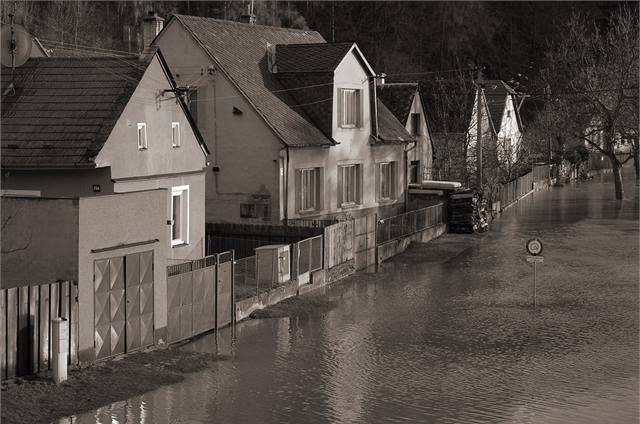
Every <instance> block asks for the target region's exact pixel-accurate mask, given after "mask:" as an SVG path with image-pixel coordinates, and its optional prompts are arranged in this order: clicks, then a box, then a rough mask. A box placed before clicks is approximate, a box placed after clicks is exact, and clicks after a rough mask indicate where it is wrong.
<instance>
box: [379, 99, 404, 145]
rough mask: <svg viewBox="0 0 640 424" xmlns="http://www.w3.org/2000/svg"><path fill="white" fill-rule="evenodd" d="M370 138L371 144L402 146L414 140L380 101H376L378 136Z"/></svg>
mask: <svg viewBox="0 0 640 424" xmlns="http://www.w3.org/2000/svg"><path fill="white" fill-rule="evenodd" d="M371 138H372V143H373V144H404V143H409V142H412V141H414V138H413V137H412V136H411V135H410V134H409V133H408V132H407V130H406V129H405V127H404V126H403V125H402V124H401V123H400V121H398V120H397V119H396V117H395V116H393V113H391V111H390V110H389V109H387V107H386V106H385V105H384V104H383V103H382V102H381V101H380V99H378V136H377V137H371Z"/></svg>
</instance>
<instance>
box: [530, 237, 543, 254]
mask: <svg viewBox="0 0 640 424" xmlns="http://www.w3.org/2000/svg"><path fill="white" fill-rule="evenodd" d="M542 249H543V247H542V242H541V241H540V240H538V239H537V238H532V239H529V240H528V241H527V252H529V254H530V255H533V256H537V255H539V254H541V253H542Z"/></svg>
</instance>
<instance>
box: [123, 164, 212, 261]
mask: <svg viewBox="0 0 640 424" xmlns="http://www.w3.org/2000/svg"><path fill="white" fill-rule="evenodd" d="M183 185H188V186H189V243H188V244H181V245H177V246H173V247H172V246H171V225H168V224H167V221H168V220H170V219H171V188H172V187H178V186H183ZM159 188H161V189H167V190H166V192H165V193H166V194H165V196H166V197H165V203H164V206H163V209H162V213H163V216H164V220H163V221H162V224H161V225H162V227H161V229H162V230H163V232H164V233H165V235H166V239H167V247H168V249H167V250H166V256H165V258H167V259H168V260H169V264H170V265H171V264H175V263H181V262H184V261H185V260H188V259H199V258H201V257H203V256H204V253H205V228H204V224H205V216H204V211H205V204H204V202H205V181H204V172H203V171H201V172H200V173H197V174H185V175H178V176H171V177H166V178H154V179H139V180H126V181H119V182H116V184H115V187H114V190H115V191H116V192H118V193H126V192H132V191H140V190H154V189H159Z"/></svg>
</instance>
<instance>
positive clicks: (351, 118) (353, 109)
mask: <svg viewBox="0 0 640 424" xmlns="http://www.w3.org/2000/svg"><path fill="white" fill-rule="evenodd" d="M360 115H361V108H360V90H357V89H347V88H341V89H339V90H338V125H339V126H340V127H342V128H359V127H360V121H361V120H362V119H361V116H360Z"/></svg>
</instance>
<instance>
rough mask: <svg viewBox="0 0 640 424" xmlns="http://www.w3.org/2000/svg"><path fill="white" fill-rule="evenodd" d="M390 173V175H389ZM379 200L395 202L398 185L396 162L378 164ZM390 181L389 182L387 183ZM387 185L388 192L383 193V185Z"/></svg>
mask: <svg viewBox="0 0 640 424" xmlns="http://www.w3.org/2000/svg"><path fill="white" fill-rule="evenodd" d="M387 173H388V174H387ZM378 175H379V181H380V182H379V185H378V198H379V199H380V201H382V202H389V201H392V200H395V184H396V166H395V162H380V163H379V164H378ZM387 180H388V181H387ZM385 184H386V190H387V191H388V192H386V193H385V192H383V185H385Z"/></svg>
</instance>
